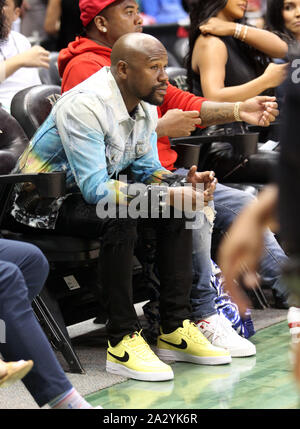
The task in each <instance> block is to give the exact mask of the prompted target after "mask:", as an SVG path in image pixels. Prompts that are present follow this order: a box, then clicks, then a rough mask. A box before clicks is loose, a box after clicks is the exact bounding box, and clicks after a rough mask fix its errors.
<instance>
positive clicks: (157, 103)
mask: <svg viewBox="0 0 300 429" xmlns="http://www.w3.org/2000/svg"><path fill="white" fill-rule="evenodd" d="M156 90H157V88H152V90H151V92H150V94H148V95H145V96H144V97H142V98H141V100H143V101H146V102H147V103H149V104H154V106H161V105H162V104H163V102H164V99H162V100H161V101H159V100H157V98H155V91H156Z"/></svg>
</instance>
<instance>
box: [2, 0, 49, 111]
mask: <svg viewBox="0 0 300 429" xmlns="http://www.w3.org/2000/svg"><path fill="white" fill-rule="evenodd" d="M21 6H22V0H5V1H1V5H0V7H1V10H0V29H1V34H0V40H1V42H0V103H1V104H2V107H3V108H4V109H5V110H7V111H8V112H10V104H11V100H12V98H13V97H14V95H15V94H16V93H17V92H19V91H21V90H22V89H24V88H27V87H30V86H33V85H40V84H41V80H40V78H39V73H38V67H45V68H48V67H49V52H48V51H46V50H45V49H44V48H42V47H41V46H34V47H31V45H30V43H29V41H28V40H27V39H26V37H25V36H23V35H22V34H20V33H17V32H15V31H12V30H11V26H12V23H13V22H14V20H15V19H17V17H18V16H19V15H20V12H21Z"/></svg>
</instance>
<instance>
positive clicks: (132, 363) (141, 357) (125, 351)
mask: <svg viewBox="0 0 300 429" xmlns="http://www.w3.org/2000/svg"><path fill="white" fill-rule="evenodd" d="M106 371H107V372H111V373H113V374H118V375H122V376H124V377H128V378H134V379H136V380H142V381H162V380H172V379H173V378H174V373H173V370H172V368H171V367H170V366H169V365H166V364H165V363H163V362H162V361H161V360H159V359H158V357H157V356H156V354H155V353H153V351H152V350H151V348H150V347H149V345H148V344H147V343H146V341H145V340H144V338H143V337H142V336H141V332H134V333H133V334H130V335H126V336H125V337H124V338H123V340H122V341H120V342H119V344H117V345H116V346H115V347H112V346H111V345H110V343H109V342H108V349H107V360H106Z"/></svg>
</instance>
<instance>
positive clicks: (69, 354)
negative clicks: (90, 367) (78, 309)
mask: <svg viewBox="0 0 300 429" xmlns="http://www.w3.org/2000/svg"><path fill="white" fill-rule="evenodd" d="M43 295H44V296H41V295H38V296H37V297H36V298H35V299H34V300H33V303H32V307H33V310H34V313H35V315H36V317H37V319H38V321H39V322H40V324H41V326H42V328H43V329H44V331H45V333H46V335H47V337H48V339H49V341H50V343H51V345H52V346H53V347H54V348H55V349H56V350H58V351H60V352H61V353H62V355H63V357H64V358H65V360H66V361H67V363H68V365H69V369H70V372H72V373H77V374H84V373H85V371H84V369H83V367H82V365H81V362H80V360H79V358H78V356H77V354H76V352H75V350H74V348H73V346H72V343H71V339H70V337H69V334H68V331H67V329H66V327H65V325H64V323H58V322H57V321H56V318H54V317H53V312H52V311H51V310H52V309H51V310H50V309H49V306H48V305H47V299H45V298H44V297H45V294H43ZM54 314H55V315H56V312H55V313H54Z"/></svg>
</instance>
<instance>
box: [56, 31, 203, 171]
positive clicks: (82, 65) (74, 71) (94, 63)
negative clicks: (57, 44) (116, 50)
mask: <svg viewBox="0 0 300 429" xmlns="http://www.w3.org/2000/svg"><path fill="white" fill-rule="evenodd" d="M110 54H111V49H110V48H106V47H104V46H101V45H98V43H96V42H93V41H92V40H90V39H87V38H85V37H76V40H75V41H74V42H71V43H69V45H68V47H67V48H65V49H62V50H61V51H60V53H59V57H58V70H59V74H60V75H61V76H62V85H61V90H62V93H63V92H65V91H68V90H69V89H71V88H73V87H74V86H76V85H78V84H79V83H80V82H82V81H83V80H85V79H87V78H88V77H90V76H91V75H92V74H94V73H96V72H97V71H98V70H100V69H101V68H102V67H105V66H110V64H111V63H110ZM203 101H205V98H201V97H196V96H195V95H193V94H191V93H189V92H185V91H182V90H180V89H178V88H176V87H175V86H173V85H170V84H168V89H167V94H166V96H165V98H164V102H163V104H162V105H161V106H159V107H158V117H159V118H161V117H162V116H163V115H164V114H165V113H166V112H167V111H168V110H170V109H182V110H184V111H187V110H198V111H199V112H200V110H201V106H202V103H203ZM157 147H158V154H159V159H160V162H161V164H162V165H163V167H165V168H167V169H168V170H172V169H174V163H175V161H176V159H177V153H176V152H175V151H174V150H172V149H171V144H170V140H169V138H168V137H161V138H159V139H158V141H157Z"/></svg>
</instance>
